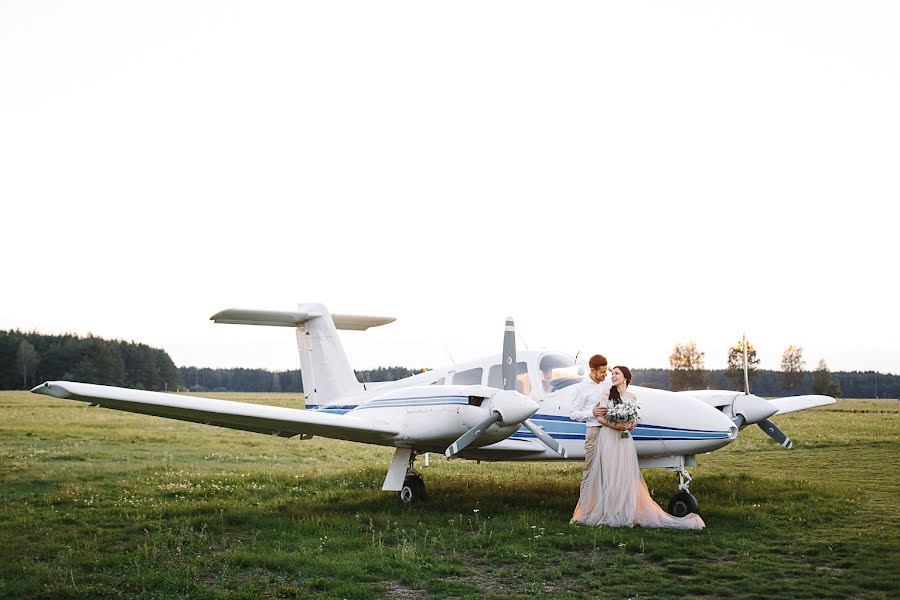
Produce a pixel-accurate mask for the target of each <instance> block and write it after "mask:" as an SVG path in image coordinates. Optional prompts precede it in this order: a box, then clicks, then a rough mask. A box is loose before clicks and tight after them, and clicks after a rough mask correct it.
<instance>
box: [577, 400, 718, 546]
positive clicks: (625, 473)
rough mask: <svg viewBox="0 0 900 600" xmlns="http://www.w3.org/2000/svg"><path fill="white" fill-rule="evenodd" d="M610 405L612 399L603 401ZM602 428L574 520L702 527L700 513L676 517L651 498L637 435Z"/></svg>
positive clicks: (588, 522)
mask: <svg viewBox="0 0 900 600" xmlns="http://www.w3.org/2000/svg"><path fill="white" fill-rule="evenodd" d="M603 402H604V404H605V405H606V406H607V408H608V407H609V400H604V401H603ZM621 434H622V432H620V431H616V430H615V429H611V428H609V427H601V428H600V431H599V433H598V434H597V443H596V444H595V446H594V452H596V454H595V456H594V464H593V468H592V469H591V472H590V474H589V475H588V479H587V481H586V482H585V484H584V486H583V487H582V488H581V495H580V497H579V498H578V504H577V505H576V506H575V514H574V515H573V516H572V521H571V522H572V523H581V524H584V525H608V526H609V527H634V526H636V525H637V526H640V527H674V528H678V529H703V528H704V527H705V526H706V524H705V523H704V522H703V519H701V518H700V515H697V514H694V513H691V514H689V515H687V516H684V517H675V516H672V515H670V514H669V513H667V512H666V511H664V510H663V509H662V508H660V507H659V505H658V504H657V503H656V502H654V501H653V498H651V497H650V492H649V491H648V490H647V484H645V483H644V478H643V477H642V476H641V468H640V466H638V457H637V450H636V449H635V447H634V438H632V437H631V436H628V437H627V438H623V437H622V435H621Z"/></svg>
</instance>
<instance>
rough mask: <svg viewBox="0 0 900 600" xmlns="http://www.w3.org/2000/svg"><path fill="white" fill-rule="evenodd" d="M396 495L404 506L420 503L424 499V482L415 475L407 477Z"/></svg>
mask: <svg viewBox="0 0 900 600" xmlns="http://www.w3.org/2000/svg"><path fill="white" fill-rule="evenodd" d="M398 495H399V496H400V501H401V502H403V503H404V504H412V503H413V502H421V501H422V500H424V499H425V482H424V481H422V478H421V477H419V476H417V475H407V476H406V479H404V480H403V487H402V488H400V492H399V493H398Z"/></svg>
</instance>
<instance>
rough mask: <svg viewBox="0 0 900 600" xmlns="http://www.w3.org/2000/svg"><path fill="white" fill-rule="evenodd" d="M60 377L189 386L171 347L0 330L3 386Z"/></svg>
mask: <svg viewBox="0 0 900 600" xmlns="http://www.w3.org/2000/svg"><path fill="white" fill-rule="evenodd" d="M55 379H63V380H69V381H82V382H86V383H100V384H103V385H116V386H122V387H129V388H136V389H139V390H173V391H174V390H177V389H179V388H183V387H184V384H183V383H182V382H181V374H180V373H179V372H178V368H177V367H176V366H175V364H174V363H173V362H172V359H171V358H170V357H169V355H168V354H167V353H166V351H165V350H160V349H158V348H151V347H150V346H147V345H146V344H138V343H135V342H124V341H121V340H112V341H110V340H104V339H102V338H98V337H94V336H88V337H79V336H77V335H42V334H40V333H22V332H21V331H0V389H2V390H21V389H28V388H31V387H34V386H35V385H37V384H39V383H41V382H42V381H52V380H55Z"/></svg>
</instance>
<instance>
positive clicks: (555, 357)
mask: <svg viewBox="0 0 900 600" xmlns="http://www.w3.org/2000/svg"><path fill="white" fill-rule="evenodd" d="M540 374H541V385H542V386H543V388H544V393H547V394H550V393H552V392H555V391H558V390H561V389H563V388H564V387H568V386H570V385H573V384H576V383H578V382H579V381H582V380H583V379H584V378H585V377H587V365H585V364H584V363H582V362H580V361H576V360H575V359H574V358H572V357H571V356H567V355H565V354H556V353H551V354H545V355H544V356H543V357H542V358H541V364H540Z"/></svg>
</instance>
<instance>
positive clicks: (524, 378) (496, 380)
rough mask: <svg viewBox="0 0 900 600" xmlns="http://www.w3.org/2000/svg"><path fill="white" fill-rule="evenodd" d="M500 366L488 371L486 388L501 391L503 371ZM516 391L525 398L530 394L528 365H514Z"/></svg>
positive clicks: (520, 363)
mask: <svg viewBox="0 0 900 600" xmlns="http://www.w3.org/2000/svg"><path fill="white" fill-rule="evenodd" d="M501 367H502V366H501V365H493V366H492V367H491V368H490V370H489V371H488V383H487V384H488V387H492V388H497V389H498V390H502V389H503V369H502V368H501ZM516 391H517V392H519V393H520V394H525V395H526V396H527V395H528V394H530V393H531V379H529V377H528V365H527V364H525V363H524V362H517V363H516Z"/></svg>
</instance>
